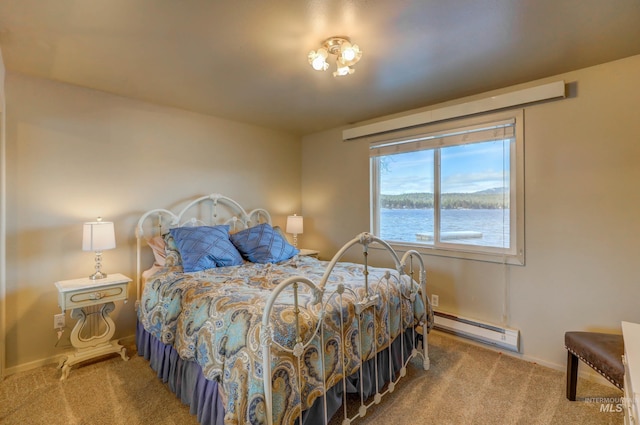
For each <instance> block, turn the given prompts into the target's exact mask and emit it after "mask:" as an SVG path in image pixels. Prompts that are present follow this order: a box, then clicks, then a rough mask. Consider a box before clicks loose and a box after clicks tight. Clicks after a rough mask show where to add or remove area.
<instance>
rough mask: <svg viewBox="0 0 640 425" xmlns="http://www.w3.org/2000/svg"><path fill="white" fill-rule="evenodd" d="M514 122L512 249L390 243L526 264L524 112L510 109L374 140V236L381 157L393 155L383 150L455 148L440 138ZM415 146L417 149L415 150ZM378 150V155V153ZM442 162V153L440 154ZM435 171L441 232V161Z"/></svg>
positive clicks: (442, 253) (436, 211)
mask: <svg viewBox="0 0 640 425" xmlns="http://www.w3.org/2000/svg"><path fill="white" fill-rule="evenodd" d="M510 120H513V121H514V134H513V137H514V138H515V143H513V144H512V145H511V152H510V163H511V169H510V185H509V187H510V195H509V196H510V244H509V248H508V249H502V248H492V247H486V246H471V245H461V244H454V243H446V242H443V241H439V242H437V243H436V242H434V244H433V245H431V244H423V243H419V242H415V243H413V242H398V241H389V243H390V244H391V245H392V246H393V247H394V248H395V249H397V250H399V251H404V250H409V249H415V250H417V251H419V252H421V253H423V254H427V255H437V256H445V257H453V258H461V259H469V260H478V261H490V262H498V263H504V264H513V265H524V264H525V241H524V111H523V110H509V111H504V112H499V113H493V114H488V115H482V116H475V117H472V118H465V119H458V120H452V121H447V122H443V123H437V124H430V125H424V126H419V127H413V128H409V129H402V130H398V131H394V132H390V133H386V134H381V135H377V136H376V137H375V138H372V139H370V142H371V145H370V151H371V154H370V188H371V194H370V214H371V217H370V218H371V221H370V222H371V233H373V234H375V235H379V234H380V231H379V229H380V223H379V205H380V202H379V196H378V193H379V183H380V172H379V171H380V170H379V168H378V160H377V159H376V158H377V156H381V155H385V154H390V153H380V150H382V151H384V149H385V148H386V149H387V151H388V150H389V149H392V148H396V147H397V148H398V149H403V150H405V151H412V150H419V149H434V148H438V147H441V146H454V145H456V144H460V143H456V142H455V141H454V142H452V143H449V144H445V145H443V144H442V143H443V142H442V140H441V139H439V138H438V135H442V134H455V133H457V132H458V131H459V130H464V129H468V128H473V127H475V126H481V125H484V124H490V123H497V122H504V121H510ZM412 146H413V148H412ZM376 150H378V153H377V154H376V153H374V151H376ZM436 158H438V159H439V151H438V153H436ZM434 168H435V170H434V174H435V175H434V220H435V223H434V231H435V232H438V229H439V219H440V218H439V192H440V188H439V180H440V175H439V173H440V171H439V168H440V167H439V160H438V161H437V162H436V163H435V167H434Z"/></svg>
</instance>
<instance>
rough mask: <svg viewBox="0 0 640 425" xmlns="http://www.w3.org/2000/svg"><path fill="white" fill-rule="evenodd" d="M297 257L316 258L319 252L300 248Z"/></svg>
mask: <svg viewBox="0 0 640 425" xmlns="http://www.w3.org/2000/svg"><path fill="white" fill-rule="evenodd" d="M298 255H300V256H302V257H314V258H318V255H320V251H316V250H315V249H304V248H300V253H299V254H298Z"/></svg>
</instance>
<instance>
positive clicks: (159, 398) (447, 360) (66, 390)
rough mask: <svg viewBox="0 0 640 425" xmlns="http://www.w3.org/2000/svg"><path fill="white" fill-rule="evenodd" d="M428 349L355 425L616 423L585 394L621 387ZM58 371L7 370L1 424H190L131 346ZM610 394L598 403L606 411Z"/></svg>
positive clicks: (441, 338) (439, 340)
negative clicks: (570, 395)
mask: <svg viewBox="0 0 640 425" xmlns="http://www.w3.org/2000/svg"><path fill="white" fill-rule="evenodd" d="M131 350H132V348H130V350H129V352H130V354H134V353H132V352H131ZM430 357H431V369H430V370H429V371H426V372H425V371H422V370H420V369H418V368H414V367H412V368H410V369H409V374H408V380H407V381H406V383H405V385H404V386H401V387H400V388H399V389H397V390H396V391H395V392H394V393H393V394H391V400H386V402H385V401H383V403H382V404H380V405H378V406H375V407H374V408H373V409H371V410H370V411H369V412H368V414H367V416H366V417H365V419H364V420H361V421H359V422H356V423H361V424H371V425H373V424H376V425H391V424H393V425H404V424H407V425H408V424H412V425H413V424H420V425H422V424H436V425H440V424H455V425H462V424H526V425H529V424H563V425H564V424H585V425H586V424H622V423H623V415H622V413H621V412H615V413H611V412H605V411H601V410H602V408H601V405H602V403H601V402H600V400H592V399H591V398H600V397H603V398H614V399H619V398H620V397H622V392H620V391H619V390H617V389H616V388H615V387H613V386H609V385H601V384H598V383H593V382H591V381H587V380H582V379H581V380H580V381H579V383H578V397H579V399H580V401H576V402H570V401H568V400H567V399H566V398H565V375H564V373H562V372H559V371H556V370H552V369H549V368H546V367H543V366H540V365H537V364H533V363H529V362H525V361H522V360H518V359H515V358H513V357H510V356H508V355H503V354H500V353H497V352H495V351H493V350H488V349H484V348H480V347H478V346H475V345H472V344H467V343H465V342H461V341H459V340H456V339H454V338H451V337H449V336H447V335H442V334H440V333H438V332H432V333H431V334H430ZM580 367H586V366H584V365H583V364H581V365H580ZM59 376H60V371H59V370H58V369H57V368H56V365H53V364H52V365H49V366H45V367H41V368H38V369H35V370H32V371H28V372H22V373H18V374H15V375H12V376H9V377H7V378H6V379H5V380H4V381H3V382H1V383H0V423H2V424H43V425H57V424H64V425H70V424H87V425H89V424H91V425H96V424H197V420H196V418H195V417H194V416H192V415H190V414H189V409H188V408H187V407H186V406H183V405H182V404H181V403H180V401H179V400H177V399H176V398H175V396H174V395H173V394H172V393H171V392H170V391H169V390H168V389H167V388H166V386H165V385H164V384H162V383H161V382H160V380H158V378H157V377H156V375H155V373H154V372H153V371H152V370H151V369H150V368H149V365H148V363H147V362H145V361H144V360H143V359H142V358H140V357H138V356H137V355H135V354H134V355H131V360H129V361H128V362H124V361H122V359H120V357H109V358H108V359H106V360H103V361H98V362H94V363H90V364H89V363H85V364H84V365H80V366H75V367H74V368H73V369H72V370H71V373H70V375H69V379H68V380H67V381H65V382H60V381H59V380H58V378H59ZM605 401H609V400H605ZM612 402H613V403H614V404H613V405H612V406H605V408H610V409H612V410H614V411H615V410H616V408H617V406H616V404H615V400H613V401H612ZM334 422H336V423H339V421H334Z"/></svg>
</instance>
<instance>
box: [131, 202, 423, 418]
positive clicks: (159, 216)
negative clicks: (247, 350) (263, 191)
mask: <svg viewBox="0 0 640 425" xmlns="http://www.w3.org/2000/svg"><path fill="white" fill-rule="evenodd" d="M205 204H208V210H207V212H204V211H203V209H204V208H206V207H205ZM149 221H151V222H155V224H151V226H149V223H148V222H149ZM265 222H266V223H269V224H271V216H270V214H269V213H268V212H267V211H266V210H264V209H261V208H258V209H254V210H251V211H250V212H249V213H247V212H246V211H245V209H244V208H243V207H242V206H241V205H240V204H239V203H238V202H236V201H234V200H233V199H231V198H228V197H226V196H223V195H220V194H211V195H206V196H202V197H199V198H197V199H195V200H193V201H191V202H190V203H188V204H187V205H186V206H185V207H184V208H183V209H182V210H181V211H180V212H178V213H177V214H176V213H173V212H171V211H169V210H166V209H161V208H160V209H154V210H151V211H148V212H146V213H144V214H143V215H142V216H141V217H140V219H139V221H138V224H137V226H136V238H137V257H136V267H137V274H136V276H137V281H136V284H137V286H136V287H137V297H136V308H137V306H138V304H139V302H140V296H141V278H142V269H141V250H142V243H143V242H142V241H143V240H145V238H146V237H151V236H154V235H157V234H163V233H165V232H167V231H168V230H169V229H170V228H173V227H179V226H190V225H191V226H194V225H208V226H213V225H219V224H228V225H230V226H231V228H232V229H235V230H240V229H244V228H248V227H251V226H254V225H257V224H259V223H265ZM149 230H151V232H149ZM376 244H377V245H380V246H381V247H382V248H383V249H384V250H386V251H387V252H388V254H389V255H390V256H391V259H392V260H393V262H394V265H395V272H394V273H392V272H387V273H386V274H385V276H384V277H383V278H382V279H380V281H378V282H374V283H372V284H370V283H369V281H368V279H369V278H368V276H369V265H368V252H369V247H370V246H371V245H376ZM355 246H361V247H362V251H363V257H364V261H363V276H364V284H365V292H366V295H365V296H364V297H363V298H360V299H359V300H358V301H357V302H356V303H355V308H356V312H357V313H358V316H360V314H361V313H362V312H364V311H365V310H367V309H372V308H375V306H376V304H377V302H378V301H379V295H377V294H376V293H375V292H374V289H375V288H377V287H378V285H389V284H390V282H391V281H392V280H396V282H398V281H400V280H402V276H403V275H407V276H408V277H409V278H410V281H409V282H411V283H410V284H405V285H404V286H402V285H401V288H403V289H402V296H403V297H405V299H406V300H408V301H410V302H411V308H414V304H413V303H414V302H416V300H418V299H419V300H420V301H422V304H423V306H424V309H425V314H426V320H423V321H421V322H420V323H418V324H417V325H414V326H411V327H410V328H407V330H406V331H407V332H410V333H411V341H414V345H413V346H411V347H405V340H404V338H400V344H401V348H400V350H401V358H402V359H405V358H406V360H405V361H404V362H403V364H402V367H401V368H400V370H399V371H393V370H391V368H392V362H389V376H392V374H393V373H397V375H396V376H397V377H396V379H395V380H392V381H390V382H388V384H387V385H386V386H384V387H383V385H382V383H379V382H378V373H377V371H378V356H377V355H374V356H373V358H374V359H375V361H374V368H375V371H376V374H375V381H376V382H375V395H374V396H373V397H372V399H369V400H365V398H364V396H363V388H362V381H363V380H362V379H360V383H361V384H360V405H359V408H358V410H357V413H355V414H353V415H352V416H349V413H348V411H347V403H346V397H347V394H346V386H347V379H348V377H347V376H343V378H342V381H341V385H342V387H343V396H342V397H343V400H342V409H343V420H342V424H343V425H349V424H351V423H352V422H353V421H354V420H356V419H358V418H363V417H364V416H365V415H366V414H367V410H368V409H369V408H370V407H372V406H373V405H375V404H378V403H380V402H381V400H382V397H383V396H385V395H387V394H390V393H392V392H393V391H394V390H395V388H396V386H397V384H398V382H399V381H400V380H401V379H402V378H403V377H404V376H405V375H406V367H407V365H408V363H409V362H410V361H411V360H412V359H414V358H416V357H417V358H419V359H420V360H422V367H423V369H424V370H428V369H429V367H430V361H429V353H428V341H427V334H428V332H429V330H430V328H431V327H432V326H433V311H432V309H431V306H430V304H429V299H428V297H427V291H426V272H425V267H424V262H423V260H422V257H421V256H420V254H419V253H418V252H417V251H414V250H410V251H407V252H406V253H405V254H404V255H403V256H402V258H400V257H399V256H398V255H397V254H396V252H395V251H394V250H393V248H391V246H390V245H389V244H388V243H386V242H385V241H383V240H381V239H379V238H377V237H376V236H374V235H371V234H369V233H362V234H360V235H358V236H357V237H355V238H354V239H352V240H351V241H349V242H348V243H347V244H345V245H344V246H343V247H342V248H341V249H340V250H339V251H338V252H337V253H336V255H335V256H334V257H333V259H332V260H331V261H330V262H329V264H328V266H327V269H326V271H325V273H324V275H323V277H322V279H321V280H320V282H319V283H317V284H316V283H314V282H312V281H311V280H309V279H307V278H305V277H302V276H292V277H289V278H287V279H285V280H284V281H282V282H281V283H280V284H279V285H278V286H277V287H276V288H274V290H273V293H272V294H271V296H270V298H269V299H268V301H267V303H266V306H265V310H264V313H263V317H262V329H261V333H260V344H261V348H262V354H263V363H264V364H263V368H264V373H263V377H264V392H265V405H266V406H265V407H266V412H265V416H266V419H267V423H268V424H269V425H272V424H273V418H272V406H273V400H272V388H271V385H272V383H271V379H272V376H271V375H272V373H271V360H272V356H274V355H275V356H277V353H278V350H281V351H285V352H288V353H290V354H292V355H293V356H294V357H295V358H297V362H298V367H297V370H296V371H297V373H298V376H294V380H295V382H293V383H292V385H297V386H298V388H300V386H301V383H302V378H301V376H300V372H301V364H300V362H301V356H302V354H303V352H304V349H305V348H306V347H307V346H308V345H309V344H311V343H312V341H313V340H314V339H315V338H323V333H322V325H323V319H324V316H325V307H326V305H327V303H328V302H329V300H331V299H332V298H334V297H337V298H338V299H339V300H340V301H341V300H342V295H343V293H344V292H347V291H349V292H351V293H352V294H354V295H355V292H354V291H353V290H351V289H350V288H349V287H346V286H344V285H342V284H341V285H339V286H338V288H337V290H335V291H333V292H331V293H329V292H327V291H326V289H325V288H326V284H327V281H328V279H329V277H330V275H331V273H332V271H333V269H334V267H335V266H336V264H337V263H338V262H339V261H340V260H341V259H342V258H343V256H344V255H345V254H346V253H347V251H349V250H350V249H351V248H353V247H355ZM416 275H417V279H416V278H415V277H416ZM405 280H406V278H405ZM301 285H302V286H303V287H306V288H308V289H309V290H310V291H311V293H312V294H313V303H314V304H317V305H320V306H321V308H320V311H319V314H318V317H317V320H318V322H317V323H318V324H317V327H316V328H315V331H313V332H310V333H309V334H307V335H303V334H302V333H301V330H300V325H299V314H300V310H299V292H300V291H301V290H302V288H301ZM286 290H291V291H293V295H294V314H295V324H294V326H295V341H293V346H287V347H285V346H282V345H280V344H279V343H278V342H277V341H275V340H274V339H273V327H272V325H271V318H272V314H271V313H272V309H273V307H274V305H276V303H277V301H278V297H279V296H280V295H281V294H283V293H284V292H285V291H286ZM390 316H391V315H389V316H388V318H387V326H389V327H390V320H391V318H390ZM400 317H403V316H402V311H401V316H400ZM341 318H342V316H341ZM358 326H360V321H359V320H358ZM341 327H342V329H341V331H342V332H344V324H343V323H342V324H341ZM416 333H419V334H421V335H422V346H421V347H420V346H419V345H417V344H416V342H415V341H417V340H418V338H416V336H417V335H416ZM343 335H344V333H343ZM373 341H374V343H375V344H376V348H375V353H379V352H380V351H382V350H385V349H386V350H389V355H391V342H389V343H388V344H387V345H386V346H384V347H378V346H377V338H373ZM343 345H344V338H343ZM321 346H323V343H322V342H321ZM405 350H406V351H405ZM409 351H410V353H409ZM341 353H342V356H344V346H343V347H341ZM405 353H408V355H405ZM343 364H344V359H343ZM362 364H363V359H362V358H361V359H360V368H359V372H358V373H360V374H362ZM322 375H323V376H325V373H324V359H323V361H322ZM343 375H346V374H343ZM323 385H324V386H323V390H324V391H323V394H324V395H323V414H324V417H323V421H324V423H325V424H327V423H328V422H329V420H330V419H331V418H329V417H328V413H327V400H326V398H327V396H326V391H327V389H328V388H327V384H326V377H325V381H324V383H323ZM336 385H340V383H338V384H336ZM381 387H382V388H383V389H384V391H380V390H379V389H380V388H381ZM303 414H304V413H303V411H302V410H300V413H299V423H302V419H303Z"/></svg>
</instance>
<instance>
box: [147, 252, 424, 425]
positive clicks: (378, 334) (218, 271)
mask: <svg viewBox="0 0 640 425" xmlns="http://www.w3.org/2000/svg"><path fill="white" fill-rule="evenodd" d="M327 264H328V263H327V262H324V261H318V260H316V259H314V258H310V257H294V258H292V259H291V260H288V261H285V262H282V263H278V264H254V263H249V262H246V263H245V264H244V265H240V266H230V267H220V268H214V269H209V270H205V271H202V272H197V273H182V271H181V269H180V268H171V267H168V268H162V269H160V270H159V271H158V272H157V273H156V274H155V275H153V276H152V277H150V278H149V279H148V280H147V283H146V285H145V288H144V292H143V294H142V298H141V302H140V307H139V309H138V318H139V320H140V322H141V323H142V324H143V326H144V328H145V329H146V330H147V331H148V332H150V333H151V334H153V335H154V336H155V337H156V338H157V339H158V340H160V341H161V342H163V343H165V344H171V345H173V346H174V348H175V349H176V351H178V353H179V354H180V356H181V357H182V358H183V359H185V360H191V361H195V362H197V363H198V364H199V365H200V366H201V368H202V371H203V373H204V375H205V376H206V377H207V379H210V380H217V381H218V382H219V383H220V384H221V390H222V395H223V402H224V405H225V423H227V424H238V423H242V424H244V423H251V424H255V423H266V421H265V418H264V414H265V405H264V389H263V377H262V372H263V365H262V362H263V360H262V347H261V345H260V331H261V327H262V323H261V321H262V313H263V309H264V306H265V304H266V302H267V299H268V298H269V296H270V295H271V292H272V290H273V288H275V287H276V286H277V285H278V284H279V283H280V282H282V281H283V280H284V279H286V278H288V277H290V276H304V277H306V278H308V279H310V280H311V281H312V282H314V283H316V284H318V283H319V282H320V281H321V278H322V276H323V274H324V271H325V269H326V267H327ZM363 269H364V268H363V266H362V265H360V264H354V263H338V265H337V266H336V267H335V268H334V271H333V272H332V274H331V276H330V278H329V280H328V282H327V285H326V288H325V292H324V298H323V302H322V303H320V304H314V303H313V301H312V299H313V297H312V296H311V291H309V290H308V289H306V288H305V287H304V286H303V285H300V287H299V288H300V289H299V294H300V297H299V300H300V301H299V303H300V317H301V321H300V324H299V326H300V329H301V333H302V334H303V338H304V335H305V334H307V333H308V332H310V331H311V332H312V331H313V330H315V327H316V325H317V322H318V311H319V310H320V309H321V307H324V310H326V313H325V315H324V319H323V320H324V322H323V327H322V331H321V332H320V333H321V335H322V337H315V338H314V339H313V340H312V343H311V344H309V345H308V346H307V347H306V348H305V351H304V353H303V354H302V355H301V356H300V358H299V359H298V358H296V357H294V356H293V355H292V354H289V353H279V354H276V355H274V357H273V358H274V359H273V361H272V365H271V368H272V387H273V393H274V395H273V418H274V423H276V424H280V423H282V424H291V423H293V422H294V421H295V419H296V418H297V415H299V412H300V409H302V410H304V409H306V408H307V407H308V406H311V404H312V403H313V402H314V401H315V399H316V398H317V397H319V396H321V395H322V391H323V390H322V381H323V379H322V378H323V377H324V378H326V379H327V386H326V388H329V387H331V386H332V385H333V384H335V383H338V382H340V380H341V379H342V376H343V375H344V374H345V373H346V374H347V375H351V374H353V373H355V372H356V371H357V370H358V367H359V365H360V362H361V359H360V357H362V361H364V360H367V359H369V358H372V357H373V356H374V355H375V354H376V350H377V351H379V350H381V349H382V348H383V347H385V345H387V344H388V343H389V342H390V341H391V340H393V339H394V338H395V337H396V336H397V335H398V334H400V332H402V331H403V330H404V329H405V328H407V327H408V326H412V325H415V324H416V323H418V322H419V321H422V320H425V317H424V316H425V311H424V306H423V305H422V303H421V302H420V301H419V297H418V300H417V301H416V302H415V307H412V304H411V303H410V302H409V301H408V300H407V299H406V298H405V297H404V296H401V293H402V294H404V295H406V294H408V293H409V291H410V290H412V289H413V290H415V283H413V282H411V281H410V279H409V278H408V277H407V276H403V280H402V283H401V284H398V281H397V279H393V278H391V279H386V278H385V276H388V275H387V269H380V268H373V267H369V269H368V270H369V275H368V282H369V293H370V295H372V294H378V296H379V297H378V298H377V299H376V300H375V301H374V302H373V304H375V306H374V307H372V308H369V309H366V310H364V312H362V314H361V315H360V316H361V321H360V323H359V324H358V317H359V315H358V313H357V312H356V307H355V304H354V302H355V299H356V297H358V298H359V299H361V298H363V297H364V295H365V289H364V273H363ZM393 273H394V274H397V273H395V271H394V272H393ZM342 285H344V287H345V288H347V289H346V290H345V291H344V292H343V293H342V295H339V294H337V293H335V291H336V289H338V288H339V287H341V286H342ZM412 285H413V286H412ZM280 295H281V296H280V297H279V299H278V301H277V302H276V304H275V305H274V309H273V314H272V328H273V339H274V341H277V342H278V343H280V344H281V345H283V346H287V347H292V346H293V345H294V343H295V329H296V327H295V319H294V313H293V303H294V301H293V295H292V292H291V291H290V292H284V293H281V294H280ZM401 300H402V301H401ZM341 323H342V324H343V329H344V332H341ZM376 342H377V347H378V348H377V349H376V344H375V343H376ZM275 347H276V345H275V344H274V346H273V347H272V350H273V349H275ZM343 351H344V356H346V359H347V360H346V361H345V362H342V361H340V360H339V359H340V357H342V356H343ZM323 360H324V368H323V367H322V363H323ZM343 365H344V366H343ZM298 367H300V369H301V372H300V373H301V376H302V383H301V385H300V386H298V385H297V384H295V382H296V379H297V378H295V376H297V372H296V370H297V368H298ZM345 369H346V370H345ZM323 371H324V373H323ZM323 375H324V376H323Z"/></svg>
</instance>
